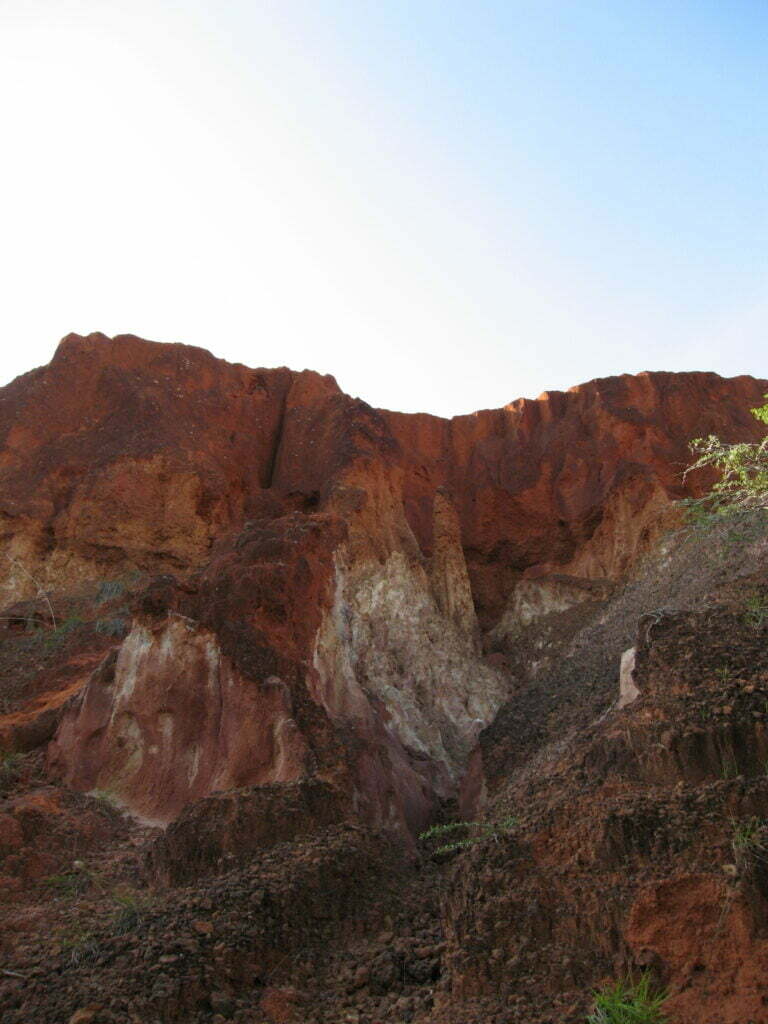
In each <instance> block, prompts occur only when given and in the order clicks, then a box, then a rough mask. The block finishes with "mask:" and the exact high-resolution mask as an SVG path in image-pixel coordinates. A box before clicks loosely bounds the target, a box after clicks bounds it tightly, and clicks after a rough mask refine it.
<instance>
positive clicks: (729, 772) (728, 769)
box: [720, 757, 739, 779]
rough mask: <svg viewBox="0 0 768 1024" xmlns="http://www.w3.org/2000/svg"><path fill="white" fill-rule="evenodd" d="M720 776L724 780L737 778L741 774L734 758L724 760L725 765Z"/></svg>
mask: <svg viewBox="0 0 768 1024" xmlns="http://www.w3.org/2000/svg"><path fill="white" fill-rule="evenodd" d="M720 774H721V777H722V778H723V779H735V778H736V776H737V775H738V774H739V769H738V765H737V764H736V761H735V760H734V758H733V757H729V758H726V759H724V760H723V765H722V768H721V772H720Z"/></svg>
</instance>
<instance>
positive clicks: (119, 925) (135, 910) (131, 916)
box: [112, 893, 144, 935]
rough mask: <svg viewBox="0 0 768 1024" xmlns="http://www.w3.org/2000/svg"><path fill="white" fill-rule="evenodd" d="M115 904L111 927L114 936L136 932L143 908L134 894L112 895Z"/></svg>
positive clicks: (142, 915)
mask: <svg viewBox="0 0 768 1024" xmlns="http://www.w3.org/2000/svg"><path fill="white" fill-rule="evenodd" d="M112 899H113V900H114V901H115V903H116V904H117V911H116V913H115V917H114V921H113V926H114V930H115V934H116V935H125V934H126V933H127V932H133V931H136V929H137V928H138V927H139V925H140V924H141V922H142V919H143V917H144V906H143V904H142V903H141V901H140V900H139V899H138V897H137V896H136V895H135V894H134V893H113V894H112Z"/></svg>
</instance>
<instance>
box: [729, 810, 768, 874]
mask: <svg viewBox="0 0 768 1024" xmlns="http://www.w3.org/2000/svg"><path fill="white" fill-rule="evenodd" d="M732 824H733V833H732V835H731V847H732V849H733V853H734V856H735V858H736V864H737V866H738V867H740V868H744V867H748V866H750V865H752V864H754V863H755V862H756V861H759V860H761V861H766V860H768V825H767V824H766V822H764V821H763V820H762V819H761V818H757V817H754V816H753V817H751V818H746V819H745V820H744V821H734V822H733V823H732Z"/></svg>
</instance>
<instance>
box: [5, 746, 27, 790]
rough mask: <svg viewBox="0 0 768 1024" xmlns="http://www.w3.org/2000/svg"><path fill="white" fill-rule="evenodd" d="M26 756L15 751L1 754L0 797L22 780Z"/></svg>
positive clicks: (6, 751)
mask: <svg viewBox="0 0 768 1024" xmlns="http://www.w3.org/2000/svg"><path fill="white" fill-rule="evenodd" d="M23 766H24V755H23V754H19V753H17V752H16V751H13V750H5V751H3V752H2V753H0V796H2V795H3V794H5V793H7V792H8V791H9V790H10V789H11V788H12V787H13V786H14V785H15V784H16V783H17V782H18V781H19V779H20V778H21V773H22V768H23Z"/></svg>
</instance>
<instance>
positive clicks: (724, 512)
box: [683, 395, 768, 520]
mask: <svg viewBox="0 0 768 1024" xmlns="http://www.w3.org/2000/svg"><path fill="white" fill-rule="evenodd" d="M765 398H767V399H768V395H766V396H765ZM751 411H752V415H753V416H754V417H755V418H756V419H758V420H760V422H761V423H766V424H768V402H766V404H765V405H762V406H759V407H758V408H757V409H752V410H751ZM690 449H691V451H692V452H693V453H694V454H695V455H698V458H697V459H696V461H695V462H693V463H692V464H691V465H690V466H689V467H688V469H686V471H685V473H684V474H683V476H684V478H685V477H686V476H687V475H688V474H689V473H692V472H694V471H695V470H697V469H705V468H708V467H712V468H714V469H717V470H718V471H719V472H720V479H719V480H718V482H717V483H716V484H715V485H714V486H713V487H712V489H711V491H710V492H709V493H708V494H705V495H704V497H703V498H693V499H689V500H687V501H685V502H684V504H685V505H686V506H687V508H688V511H689V513H690V515H691V517H692V518H693V519H694V520H701V519H704V520H707V519H710V518H711V517H713V516H715V517H720V516H732V515H734V514H737V513H740V512H748V511H751V510H753V509H756V508H761V509H766V508H768V435H766V436H765V437H764V438H763V440H762V441H759V442H754V443H752V442H748V441H742V442H739V443H738V444H724V443H723V442H722V441H721V440H720V438H719V437H717V436H716V435H715V434H710V436H709V437H697V438H695V439H694V440H693V441H691V443H690Z"/></svg>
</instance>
